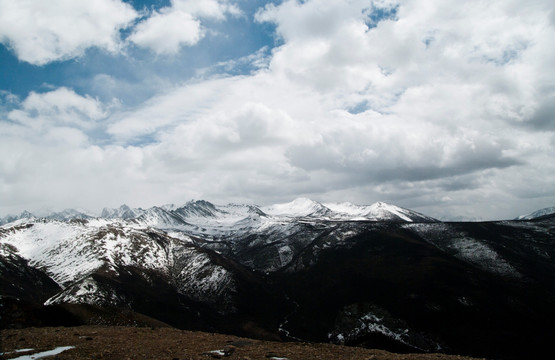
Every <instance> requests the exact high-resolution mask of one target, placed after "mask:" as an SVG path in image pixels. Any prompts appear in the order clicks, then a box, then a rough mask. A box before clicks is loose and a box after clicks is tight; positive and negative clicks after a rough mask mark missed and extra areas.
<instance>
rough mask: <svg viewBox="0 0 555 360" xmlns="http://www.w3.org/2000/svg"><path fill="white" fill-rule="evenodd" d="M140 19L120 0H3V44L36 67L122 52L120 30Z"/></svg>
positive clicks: (0, 24)
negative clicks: (94, 52) (90, 52)
mask: <svg viewBox="0 0 555 360" xmlns="http://www.w3.org/2000/svg"><path fill="white" fill-rule="evenodd" d="M136 17H137V13H136V12H135V11H134V10H133V8H132V7H131V6H130V5H129V4H127V3H124V2H122V1H120V0H97V1H74V0H51V1H41V0H21V1H12V0H0V41H1V42H2V43H3V44H5V45H7V46H8V47H10V48H11V49H13V51H14V52H15V54H16V55H17V57H18V58H19V59H20V60H22V61H26V62H28V63H31V64H33V65H44V64H46V63H49V62H52V61H57V60H66V59H70V58H74V57H78V56H81V55H83V53H84V52H85V50H86V49H87V48H90V47H99V48H102V49H105V50H107V51H110V52H115V51H118V50H119V47H120V38H119V30H121V29H123V28H126V27H127V26H129V25H130V24H131V22H132V21H133V20H134V19H135V18H136Z"/></svg>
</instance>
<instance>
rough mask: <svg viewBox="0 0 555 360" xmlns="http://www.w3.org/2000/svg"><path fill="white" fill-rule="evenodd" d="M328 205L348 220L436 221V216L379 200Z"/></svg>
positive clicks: (327, 205)
mask: <svg viewBox="0 0 555 360" xmlns="http://www.w3.org/2000/svg"><path fill="white" fill-rule="evenodd" d="M325 206H326V207H328V208H329V209H331V210H332V211H334V212H335V213H337V214H338V217H340V218H343V219H346V220H371V221H402V222H435V221H437V220H436V219H434V218H431V217H429V216H426V215H423V214H420V213H418V212H416V211H412V210H408V209H405V208H402V207H399V206H395V205H391V204H387V203H384V202H377V203H374V204H372V205H355V204H352V203H349V202H343V203H326V204H325Z"/></svg>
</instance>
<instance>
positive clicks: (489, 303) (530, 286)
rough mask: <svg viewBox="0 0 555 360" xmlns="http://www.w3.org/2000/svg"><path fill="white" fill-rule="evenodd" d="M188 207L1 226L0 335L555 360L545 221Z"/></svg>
mask: <svg viewBox="0 0 555 360" xmlns="http://www.w3.org/2000/svg"><path fill="white" fill-rule="evenodd" d="M538 214H539V215H538V216H534V214H532V215H530V216H525V217H521V218H519V219H517V220H511V221H492V222H440V221H438V220H436V219H433V218H431V217H428V216H426V215H423V214H420V213H417V212H414V211H411V210H408V209H404V208H400V207H397V206H394V205H389V204H385V203H376V204H373V205H369V206H359V205H354V204H351V203H329V204H328V203H326V204H322V203H318V202H315V201H312V200H310V199H304V198H300V199H296V200H294V201H292V202H290V203H286V204H276V205H272V206H267V207H257V206H254V205H242V204H228V205H223V206H222V205H215V204H212V203H210V202H207V201H202V200H200V201H191V202H188V203H186V204H184V205H182V206H179V205H164V206H160V207H152V208H150V209H133V208H130V207H128V206H125V205H123V206H121V207H120V208H119V209H104V210H103V211H102V213H101V214H98V215H95V214H91V213H88V212H85V211H79V210H65V211H63V212H58V213H52V214H49V215H47V216H45V217H35V216H33V215H32V214H30V213H28V212H25V213H23V214H21V215H20V216H10V217H6V218H4V219H0V224H2V225H1V226H0V274H1V277H0V288H1V302H2V304H1V305H2V306H1V310H2V318H1V319H0V322H1V324H0V325H1V326H2V328H19V327H27V326H60V325H85V324H86V325H133V326H138V325H139V326H140V325H144V326H157V325H160V324H167V325H170V326H173V327H176V328H180V329H189V330H204V331H210V332H220V333H229V334H234V335H237V336H248V337H251V338H258V339H266V340H279V339H281V340H289V341H312V342H331V343H335V344H346V345H357V346H362V347H368V348H377V349H385V350H389V351H395V352H443V353H447V354H461V355H469V356H479V357H487V358H492V359H520V358H534V357H535V358H540V357H545V358H549V357H553V356H554V355H555V352H554V350H553V349H552V345H551V342H552V340H553V339H554V338H555V330H554V329H553V321H554V320H555V262H554V259H555V240H554V235H555V214H553V213H552V212H551V213H550V212H548V211H544V212H539V213H538Z"/></svg>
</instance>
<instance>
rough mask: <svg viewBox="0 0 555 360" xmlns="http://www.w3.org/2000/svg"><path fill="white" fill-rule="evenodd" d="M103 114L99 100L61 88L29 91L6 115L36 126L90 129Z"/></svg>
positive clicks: (13, 119)
mask: <svg viewBox="0 0 555 360" xmlns="http://www.w3.org/2000/svg"><path fill="white" fill-rule="evenodd" d="M105 116H106V112H105V109H104V105H102V104H101V103H100V101H98V100H97V99H94V98H92V97H90V96H81V95H79V94H77V93H75V91H73V90H71V89H68V88H64V87H62V88H58V89H56V90H53V91H49V92H46V93H36V92H31V93H30V94H29V95H28V96H27V98H26V99H25V100H24V101H23V102H22V103H21V105H20V107H19V108H18V109H15V110H12V111H11V112H9V113H8V115H7V117H8V119H10V120H12V121H14V122H17V123H20V124H22V125H25V126H27V127H32V128H35V129H43V128H49V127H57V126H60V125H62V126H72V127H76V128H82V129H90V128H92V127H94V126H95V123H96V122H97V121H98V120H100V119H102V118H104V117H105Z"/></svg>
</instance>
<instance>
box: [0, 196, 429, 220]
mask: <svg viewBox="0 0 555 360" xmlns="http://www.w3.org/2000/svg"><path fill="white" fill-rule="evenodd" d="M347 204H348V205H347ZM232 208H236V209H238V208H245V209H248V211H249V212H251V213H252V214H253V215H258V216H265V217H275V218H290V219H298V218H312V219H316V218H321V219H325V220H341V221H344V220H353V221H356V220H363V221H364V220H366V221H408V222H413V221H437V220H436V219H434V218H432V217H429V216H426V215H423V214H420V213H418V212H416V211H413V210H409V209H405V208H401V207H398V206H395V205H390V204H386V203H384V202H376V203H374V204H372V205H355V204H352V203H325V204H322V203H319V202H316V201H314V200H310V199H308V198H297V199H295V200H293V201H291V202H289V203H280V204H274V205H269V206H262V207H259V206H256V205H246V204H234V203H230V204H227V205H215V204H212V203H210V202H208V201H206V200H191V201H189V202H187V203H185V204H184V205H181V206H177V205H174V204H167V205H162V206H153V207H150V208H148V209H143V208H131V207H129V206H128V205H126V204H123V205H121V206H120V207H119V208H103V209H102V211H101V212H100V213H99V214H93V213H92V212H89V211H85V210H76V209H65V210H63V211H53V212H50V213H48V214H45V215H44V216H35V215H33V214H32V213H31V212H29V211H24V212H22V213H21V214H20V215H17V216H14V215H8V216H5V217H3V218H1V219H0V225H4V224H9V223H11V222H14V221H17V220H22V219H33V218H45V219H50V220H62V221H67V220H73V219H92V218H103V219H118V220H130V219H137V218H140V217H141V216H143V215H145V214H146V216H148V214H149V213H153V212H158V213H161V212H167V213H168V214H171V215H172V217H174V218H175V219H178V218H181V219H182V220H183V221H185V222H187V219H191V218H197V219H198V218H207V217H212V218H216V217H218V216H220V217H221V216H223V215H225V214H228V215H229V213H230V211H229V209H232Z"/></svg>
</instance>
